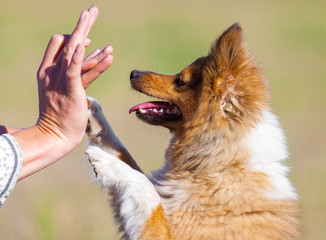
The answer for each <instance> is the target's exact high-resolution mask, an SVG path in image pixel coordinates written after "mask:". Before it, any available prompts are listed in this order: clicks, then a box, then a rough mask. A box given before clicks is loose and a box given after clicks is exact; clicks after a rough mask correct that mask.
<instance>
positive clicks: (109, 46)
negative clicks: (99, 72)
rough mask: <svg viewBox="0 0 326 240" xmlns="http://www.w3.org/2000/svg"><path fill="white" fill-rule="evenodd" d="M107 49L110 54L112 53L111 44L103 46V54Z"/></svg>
mask: <svg viewBox="0 0 326 240" xmlns="http://www.w3.org/2000/svg"><path fill="white" fill-rule="evenodd" d="M109 49H111V52H112V51H113V47H112V45H111V44H108V45H106V46H105V48H104V49H103V51H104V52H106V51H108V50H109Z"/></svg>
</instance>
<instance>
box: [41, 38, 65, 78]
mask: <svg viewBox="0 0 326 240" xmlns="http://www.w3.org/2000/svg"><path fill="white" fill-rule="evenodd" d="M65 41H66V36H65V35H62V34H55V35H53V36H52V37H51V39H50V41H49V44H48V46H47V48H46V50H45V53H44V57H43V60H42V63H41V65H40V68H39V71H38V72H39V73H43V72H44V70H45V69H46V68H47V67H48V66H50V65H51V64H52V63H53V62H55V60H56V58H57V57H58V55H59V54H60V52H61V50H62V48H63V46H64V43H65Z"/></svg>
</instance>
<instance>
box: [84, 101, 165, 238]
mask: <svg viewBox="0 0 326 240" xmlns="http://www.w3.org/2000/svg"><path fill="white" fill-rule="evenodd" d="M87 135H88V138H89V141H88V145H89V146H88V148H87V150H86V153H87V154H88V156H89V160H90V162H91V164H92V166H93V167H94V172H95V174H96V179H97V180H98V181H99V182H100V183H101V185H102V187H103V189H104V190H105V191H106V193H107V196H108V198H109V201H110V202H111V204H112V206H113V208H114V211H115V215H116V219H117V221H118V222H119V223H120V225H121V229H120V230H121V231H123V232H124V237H125V238H126V239H130V240H133V239H135V240H136V239H141V240H150V239H151V240H163V239H164V240H168V239H171V237H170V231H169V228H168V225H167V221H166V218H165V216H164V210H163V206H162V204H161V200H160V196H159V195H158V193H157V192H156V190H155V188H154V186H153V184H152V183H151V182H150V181H149V180H148V179H147V177H146V176H145V175H144V174H143V173H142V172H141V170H140V168H139V167H138V165H137V164H136V162H135V161H134V159H133V158H132V157H131V155H130V154H129V152H128V151H127V150H126V148H125V147H124V145H123V144H122V143H121V142H120V140H119V139H118V137H117V136H116V135H115V134H114V132H113V130H112V128H111V126H110V124H109V123H108V121H107V120H106V118H105V116H104V114H103V112H102V109H101V106H100V105H99V104H98V103H97V102H96V101H95V100H94V99H92V98H89V121H88V126H87Z"/></svg>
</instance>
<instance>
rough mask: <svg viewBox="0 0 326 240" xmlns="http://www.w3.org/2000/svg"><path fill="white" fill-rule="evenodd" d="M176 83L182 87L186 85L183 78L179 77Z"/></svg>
mask: <svg viewBox="0 0 326 240" xmlns="http://www.w3.org/2000/svg"><path fill="white" fill-rule="evenodd" d="M174 83H175V85H177V86H178V87H182V86H183V85H186V84H185V82H184V81H182V79H181V78H177V79H176V80H175V81H174Z"/></svg>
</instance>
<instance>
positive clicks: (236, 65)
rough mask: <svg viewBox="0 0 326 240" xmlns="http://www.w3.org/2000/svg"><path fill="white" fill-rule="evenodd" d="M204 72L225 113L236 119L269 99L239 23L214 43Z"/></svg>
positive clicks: (264, 103) (264, 83) (261, 74)
mask: <svg viewBox="0 0 326 240" xmlns="http://www.w3.org/2000/svg"><path fill="white" fill-rule="evenodd" d="M204 74H205V75H204V78H205V79H211V80H210V84H212V86H213V90H214V93H215V95H216V96H217V99H219V108H220V110H221V111H222V113H223V114H224V115H225V116H231V117H232V118H237V119H238V118H239V117H240V116H243V115H244V114H245V112H248V111H250V110H251V109H252V108H253V107H254V108H256V109H257V107H258V105H261V106H262V105H266V104H267V102H268V91H267V86H266V81H265V77H264V75H263V73H262V71H261V69H260V68H259V66H258V64H257V62H256V61H254V59H253V58H252V57H251V56H250V54H249V50H248V48H247V46H246V43H245V42H244V40H243V36H242V28H241V27H240V25H239V24H238V23H235V24H233V25H232V26H231V27H230V28H228V29H227V30H226V31H225V32H224V33H223V34H222V35H221V37H219V38H218V39H217V40H216V41H215V42H214V43H213V45H212V47H211V50H210V52H209V54H208V56H207V64H206V68H205V70H204ZM252 110H253V109H252Z"/></svg>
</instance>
